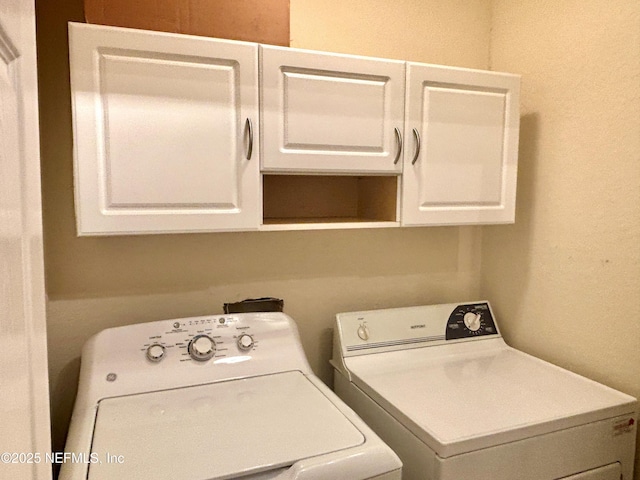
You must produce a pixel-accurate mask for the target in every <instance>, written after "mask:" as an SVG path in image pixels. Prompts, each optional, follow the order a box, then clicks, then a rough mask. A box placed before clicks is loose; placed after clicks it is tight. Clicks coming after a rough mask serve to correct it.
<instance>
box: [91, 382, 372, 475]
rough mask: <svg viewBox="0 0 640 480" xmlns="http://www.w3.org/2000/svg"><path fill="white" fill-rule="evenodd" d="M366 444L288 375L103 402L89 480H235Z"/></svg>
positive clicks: (306, 385)
mask: <svg viewBox="0 0 640 480" xmlns="http://www.w3.org/2000/svg"><path fill="white" fill-rule="evenodd" d="M363 442H364V437H363V435H362V434H361V433H360V431H359V430H357V429H356V428H355V427H354V426H353V424H352V423H351V422H350V421H349V420H348V419H347V418H346V417H345V416H344V415H343V414H342V413H341V412H340V411H339V410H338V409H337V407H336V406H335V405H334V404H333V403H332V402H331V401H330V400H329V399H328V398H327V397H326V396H325V395H324V394H323V393H322V392H320V390H318V389H317V388H316V387H315V386H314V385H313V384H312V383H311V382H310V381H309V380H308V379H307V378H306V377H305V376H304V375H303V374H302V373H300V372H285V373H279V374H274V375H265V376H261V377H251V378H246V379H241V380H232V381H227V382H220V383H213V384H208V385H200V386H195V387H189V388H180V389H175V390H165V391H160V392H153V393H144V394H139V395H131V396H126V397H117V398H110V399H106V400H103V401H101V402H100V404H99V406H98V413H97V418H96V425H95V430H94V437H93V444H92V451H91V453H92V457H93V458H97V459H98V460H99V461H101V462H102V463H94V464H91V465H90V466H89V476H88V479H89V480H107V479H109V480H113V479H114V478H130V479H134V478H149V479H151V478H152V479H154V480H173V479H175V478H178V477H179V478H189V479H192V480H205V479H206V480H212V479H222V478H235V477H236V476H241V475H247V474H252V473H258V472H261V471H267V470H271V469H276V468H281V467H288V466H290V465H292V464H293V463H294V462H296V461H298V460H300V459H303V458H308V457H311V456H315V455H322V454H325V453H329V452H334V451H338V450H342V449H345V448H349V447H353V446H356V445H360V444H362V443H363ZM107 455H110V456H111V457H110V458H113V456H118V455H121V456H122V457H121V460H122V463H107Z"/></svg>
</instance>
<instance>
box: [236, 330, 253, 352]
mask: <svg viewBox="0 0 640 480" xmlns="http://www.w3.org/2000/svg"><path fill="white" fill-rule="evenodd" d="M237 343H238V348H239V349H240V350H242V351H245V352H246V351H247V350H251V349H252V348H253V337H252V336H251V335H249V334H247V333H243V334H242V335H240V336H239V337H238V342H237Z"/></svg>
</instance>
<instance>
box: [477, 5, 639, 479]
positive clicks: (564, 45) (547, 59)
mask: <svg viewBox="0 0 640 480" xmlns="http://www.w3.org/2000/svg"><path fill="white" fill-rule="evenodd" d="M493 12H494V13H493V28H492V50H491V58H492V62H491V63H492V68H493V69H495V70H501V69H505V70H510V71H514V72H518V73H520V74H522V104H521V113H522V127H521V136H520V139H521V142H520V144H521V145H520V161H519V175H518V182H519V183H518V210H517V217H516V224H515V225H512V226H504V227H487V228H484V229H483V250H482V282H481V294H482V295H483V296H485V297H488V298H490V299H491V300H492V301H493V303H494V305H495V306H496V309H497V314H498V315H499V318H500V319H501V320H502V329H503V333H504V335H505V337H506V338H507V341H508V342H510V343H511V344H512V345H513V346H515V347H517V348H521V349H523V350H525V351H527V352H530V353H532V354H534V355H538V356H540V357H542V358H544V359H547V360H550V361H552V362H554V363H556V364H558V365H561V366H563V367H566V368H569V369H571V370H573V371H575V372H577V373H580V374H583V375H586V376H588V377H590V378H593V379H594V380H597V381H600V382H602V383H605V384H607V385H609V386H611V387H614V388H617V389H620V390H622V391H624V392H627V393H629V394H632V395H634V396H636V397H639V396H640V321H639V320H638V314H637V311H638V301H639V300H640V2H638V1H637V0H616V1H614V2H603V1H598V0H580V1H578V0H573V1H562V2H555V1H540V0H521V1H518V2H513V1H508V0H496V1H495V2H494V9H493ZM638 470H639V467H638V462H637V461H636V478H640V472H639V471H638Z"/></svg>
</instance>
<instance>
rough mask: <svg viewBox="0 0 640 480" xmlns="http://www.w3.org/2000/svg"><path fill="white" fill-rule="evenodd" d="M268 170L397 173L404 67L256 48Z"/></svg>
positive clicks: (264, 163) (264, 161) (399, 167)
mask: <svg viewBox="0 0 640 480" xmlns="http://www.w3.org/2000/svg"><path fill="white" fill-rule="evenodd" d="M260 55H261V59H260V62H261V66H260V68H261V79H260V89H261V95H262V98H261V100H262V112H261V121H262V134H263V136H262V142H263V145H262V146H263V150H262V152H263V155H262V168H263V170H265V171H273V172H277V171H284V172H319V173H326V172H336V173H341V172H343V173H383V172H384V173H392V174H395V173H398V174H399V173H401V172H402V159H401V151H402V140H403V139H402V130H403V122H404V72H405V67H404V62H400V61H397V60H384V59H376V58H366V57H356V56H351V55H338V54H333V53H320V52H313V51H305V50H296V49H288V48H281V47H270V46H263V45H261V46H260Z"/></svg>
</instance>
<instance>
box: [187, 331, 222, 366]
mask: <svg viewBox="0 0 640 480" xmlns="http://www.w3.org/2000/svg"><path fill="white" fill-rule="evenodd" d="M188 350H189V355H191V358H193V359H194V360H197V361H199V362H204V361H206V360H209V359H210V358H211V357H213V354H214V353H216V343H215V342H214V341H213V339H212V338H211V337H210V336H209V335H196V336H195V337H193V338H192V339H191V341H190V342H189V347H188Z"/></svg>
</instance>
